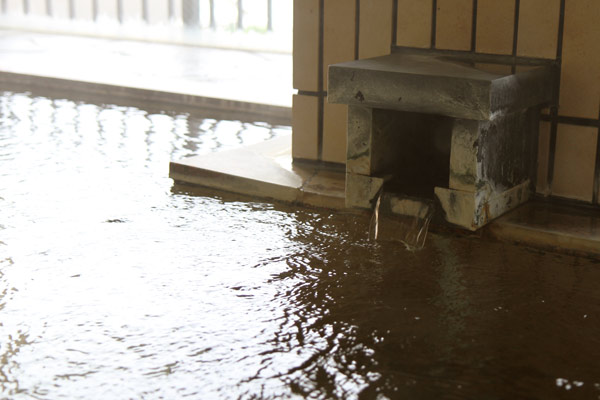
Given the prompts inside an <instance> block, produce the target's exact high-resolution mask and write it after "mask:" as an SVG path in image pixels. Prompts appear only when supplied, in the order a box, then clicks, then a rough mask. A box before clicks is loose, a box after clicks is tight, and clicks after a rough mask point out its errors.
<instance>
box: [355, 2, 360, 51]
mask: <svg viewBox="0 0 600 400" xmlns="http://www.w3.org/2000/svg"><path fill="white" fill-rule="evenodd" d="M355 7H356V11H355V13H354V59H355V60H358V58H359V56H360V0H356V5H355Z"/></svg>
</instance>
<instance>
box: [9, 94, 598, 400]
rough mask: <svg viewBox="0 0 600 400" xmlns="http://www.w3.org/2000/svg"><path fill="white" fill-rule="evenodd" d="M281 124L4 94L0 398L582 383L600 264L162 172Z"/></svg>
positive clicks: (477, 389)
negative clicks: (414, 232)
mask: <svg viewBox="0 0 600 400" xmlns="http://www.w3.org/2000/svg"><path fill="white" fill-rule="evenodd" d="M280 134H289V128H286V127H272V126H270V125H268V124H264V123H253V124H249V123H243V122H240V121H222V120H215V119H210V118H204V117H203V116H195V115H189V114H185V113H168V114H167V113H165V114H159V113H156V114H153V113H150V112H146V111H144V110H141V109H138V108H133V107H117V106H98V105H93V104H85V103H76V102H72V101H69V100H59V99H54V100H53V99H48V98H43V97H34V96H32V95H28V94H14V93H4V94H3V95H2V97H1V98H0V322H1V326H0V393H2V394H1V396H0V397H6V398H43V399H59V398H68V399H75V398H81V399H95V398H97V399H107V398H115V399H129V398H136V399H137V398H146V399H151V398H169V399H170V398H183V397H190V398H227V399H229V398H248V399H250V398H279V397H298V398H303V397H311V398H358V397H361V398H377V397H379V398H406V397H408V398H432V399H437V398H482V397H483V398H555V397H567V398H569V397H572V398H597V397H598V396H600V363H598V359H600V291H599V289H598V283H599V282H600V268H599V267H600V265H598V264H595V263H593V262H591V261H589V260H585V259H579V258H572V257H567V256H559V255H553V254H544V253H538V252H534V251H531V250H527V249H523V248H518V247H513V246H509V245H504V244H499V243H486V242H482V241H481V240H479V239H469V238H463V239H457V238H448V237H442V236H438V235H430V236H429V238H428V242H427V245H426V249H425V250H424V251H421V252H417V253H410V252H406V251H405V250H404V249H403V246H401V245H398V244H394V243H385V242H383V243H375V244H373V243H370V242H368V238H367V228H368V223H369V221H368V219H367V218H365V217H363V216H357V215H352V214H343V213H339V214H331V213H329V212H327V211H319V210H314V209H299V208H292V207H288V206H284V205H273V204H269V203H262V202H257V201H255V200H252V199H242V198H241V197H236V196H229V195H224V194H215V193H211V192H209V191H207V190H203V189H201V190H198V189H195V188H191V187H185V186H179V185H175V186H173V182H172V181H171V180H170V179H168V178H167V174H168V162H169V160H171V159H178V158H181V157H185V156H188V155H196V154H201V153H203V152H209V151H215V150H218V149H223V148H228V147H232V146H238V145H240V144H241V143H250V142H254V141H261V140H265V139H268V138H270V137H272V136H274V135H280ZM240 199H241V200H240ZM567 388H568V389H567Z"/></svg>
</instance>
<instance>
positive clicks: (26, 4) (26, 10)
mask: <svg viewBox="0 0 600 400" xmlns="http://www.w3.org/2000/svg"><path fill="white" fill-rule="evenodd" d="M23 14H25V15H29V0H23Z"/></svg>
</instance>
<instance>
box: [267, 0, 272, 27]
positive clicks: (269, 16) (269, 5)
mask: <svg viewBox="0 0 600 400" xmlns="http://www.w3.org/2000/svg"><path fill="white" fill-rule="evenodd" d="M267 31H269V32H272V31H273V0H267Z"/></svg>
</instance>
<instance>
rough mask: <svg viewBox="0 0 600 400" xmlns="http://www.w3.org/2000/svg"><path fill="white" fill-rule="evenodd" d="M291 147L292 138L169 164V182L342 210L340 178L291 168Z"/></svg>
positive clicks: (330, 173)
mask: <svg viewBox="0 0 600 400" xmlns="http://www.w3.org/2000/svg"><path fill="white" fill-rule="evenodd" d="M291 148H292V138H291V135H285V136H281V137H278V138H275V139H272V140H268V141H266V142H263V143H259V144H256V145H252V146H244V147H240V148H238V149H233V150H227V151H222V152H216V153H210V154H206V155H203V156H197V157H190V158H187V159H184V160H180V161H173V162H171V164H170V172H169V177H170V178H172V179H174V180H175V181H177V182H183V183H191V184H195V185H200V186H205V187H210V188H213V189H219V190H224V191H228V192H235V193H241V194H244V195H249V196H256V197H260V198H270V199H275V200H281V201H286V202H291V203H298V204H303V205H309V206H316V207H326V208H335V209H342V208H344V206H345V204H344V201H345V197H344V188H345V187H344V182H345V177H344V173H343V172H341V171H333V170H329V169H325V168H319V167H318V166H312V165H301V166H299V165H294V164H292V157H291Z"/></svg>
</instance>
